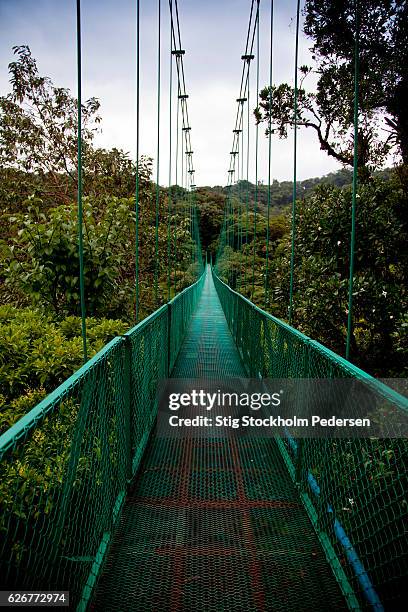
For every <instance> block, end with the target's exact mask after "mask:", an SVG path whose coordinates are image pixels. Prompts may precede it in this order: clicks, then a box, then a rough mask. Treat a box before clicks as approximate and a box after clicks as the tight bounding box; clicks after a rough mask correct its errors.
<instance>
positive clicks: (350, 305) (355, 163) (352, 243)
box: [346, 0, 360, 359]
mask: <svg viewBox="0 0 408 612" xmlns="http://www.w3.org/2000/svg"><path fill="white" fill-rule="evenodd" d="M359 30H360V20H359V7H358V0H355V34H354V159H353V192H352V202H351V236H350V276H349V294H348V313H347V339H346V359H349V358H350V344H351V337H352V335H353V284H354V283H353V277H354V251H355V241H356V199H357V175H358V95H359V83H358V81H359V72H360V69H359Z"/></svg>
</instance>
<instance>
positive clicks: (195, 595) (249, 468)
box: [91, 274, 346, 612]
mask: <svg viewBox="0 0 408 612" xmlns="http://www.w3.org/2000/svg"><path fill="white" fill-rule="evenodd" d="M227 375H228V376H230V377H231V376H244V375H245V373H244V369H243V366H242V364H241V361H240V357H239V354H238V352H237V350H236V348H235V345H234V342H233V340H232V337H231V335H230V332H229V330H228V326H227V323H226V320H225V317H224V314H223V311H222V308H221V304H220V302H219V299H218V296H217V293H216V291H215V288H214V285H213V281H212V278H211V275H209V274H207V279H206V282H205V287H204V290H203V294H202V297H201V300H200V302H199V304H198V307H197V310H196V312H195V314H194V316H193V318H192V320H191V324H190V327H189V330H188V333H187V336H186V339H185V341H184V344H183V346H182V349H181V352H180V354H179V357H178V360H177V362H176V364H175V367H174V371H173V376H174V377H178V378H200V377H212V378H225V377H226V376H227ZM91 609H93V610H103V611H105V610H107V611H109V610H112V612H120V611H126V610H129V611H130V610H132V611H139V610H141V611H152V612H153V611H155V612H156V611H162V610H163V611H166V610H168V611H170V610H171V611H179V610H183V611H189V610H194V611H197V612H201V611H214V612H215V611H216V612H222V611H228V612H229V611H242V612H251V611H255V610H265V611H270V610H282V611H287V610H296V611H297V610H300V609H301V610H316V609H318V610H325V611H327V610H329V609H334V610H344V609H346V606H345V603H344V600H343V598H342V596H341V593H340V591H339V588H338V586H337V583H336V581H335V579H334V578H333V576H332V573H331V570H330V568H329V566H328V564H327V562H326V559H325V556H324V553H323V552H322V550H321V548H320V545H319V542H318V539H317V537H316V535H315V532H314V530H313V527H312V525H311V523H310V521H309V519H308V516H307V514H306V512H305V510H304V508H303V506H302V504H301V502H300V499H299V496H298V493H297V490H296V488H295V486H294V485H293V483H292V481H291V479H290V477H289V475H288V473H287V470H286V468H285V465H284V463H283V460H282V457H281V455H280V453H279V450H278V448H277V446H276V444H275V442H274V441H273V440H270V439H260V438H254V439H251V438H248V437H246V438H245V439H238V438H235V437H230V438H208V437H204V436H203V437H202V438H196V437H195V438H193V437H191V438H183V439H180V440H179V439H167V438H159V437H155V436H154V435H153V436H152V439H151V441H150V444H149V446H148V448H147V450H146V453H145V457H144V460H143V462H142V465H141V467H140V470H139V474H138V476H137V478H136V480H135V482H134V485H133V487H132V489H131V491H130V493H129V495H128V498H127V501H126V504H125V507H124V510H123V514H122V518H121V521H120V524H119V526H118V529H117V531H116V534H115V537H114V540H113V543H112V546H111V548H110V551H109V554H108V557H107V560H106V562H105V566H104V569H103V573H102V575H101V577H100V580H99V584H98V588H97V591H96V594H95V597H94V600H93V603H92V604H91Z"/></svg>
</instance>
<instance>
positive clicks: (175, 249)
mask: <svg viewBox="0 0 408 612" xmlns="http://www.w3.org/2000/svg"><path fill="white" fill-rule="evenodd" d="M176 62H178V58H177V56H176ZM179 94H180V85H178V90H177V116H176V163H175V166H176V169H175V172H176V178H175V180H176V190H177V188H178V159H179V122H180V98H179V97H178V96H179ZM177 194H178V190H177V191H176V199H177V204H178V206H177V209H178V210H180V206H179V201H178V195H177ZM174 270H175V272H176V271H177V221H175V223H174ZM174 293H177V274H176V273H175V274H174Z"/></svg>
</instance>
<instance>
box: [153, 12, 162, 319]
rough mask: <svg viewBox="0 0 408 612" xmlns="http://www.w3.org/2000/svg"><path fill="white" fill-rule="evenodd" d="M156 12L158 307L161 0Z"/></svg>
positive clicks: (156, 264) (156, 256)
mask: <svg viewBox="0 0 408 612" xmlns="http://www.w3.org/2000/svg"><path fill="white" fill-rule="evenodd" d="M157 12H158V31H157V36H158V44H157V49H158V51H157V166H156V168H157V173H156V219H155V246H154V253H155V267H154V303H155V306H156V308H157V306H158V284H159V203H160V186H159V171H160V80H161V78H160V77H161V74H160V68H161V61H160V53H161V0H158V3H157Z"/></svg>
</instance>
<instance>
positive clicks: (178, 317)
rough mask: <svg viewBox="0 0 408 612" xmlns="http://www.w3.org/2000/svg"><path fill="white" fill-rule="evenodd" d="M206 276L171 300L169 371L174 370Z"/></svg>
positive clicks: (202, 275)
mask: <svg viewBox="0 0 408 612" xmlns="http://www.w3.org/2000/svg"><path fill="white" fill-rule="evenodd" d="M205 278H206V274H205V272H203V273H202V274H201V276H200V278H199V280H198V281H197V282H196V283H195V284H194V285H191V287H188V288H187V289H185V290H184V291H182V292H181V293H179V294H178V295H176V297H175V298H174V299H173V300H172V301H171V302H170V308H171V330H172V333H171V340H170V359H169V372H171V371H172V369H173V366H174V364H175V361H176V359H177V355H178V353H179V350H180V347H181V345H182V343H183V340H184V336H185V334H186V331H187V328H188V326H189V323H190V319H191V315H192V314H193V312H194V310H195V308H196V305H197V302H198V299H199V297H200V295H201V292H202V289H203V285H204V281H205Z"/></svg>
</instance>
